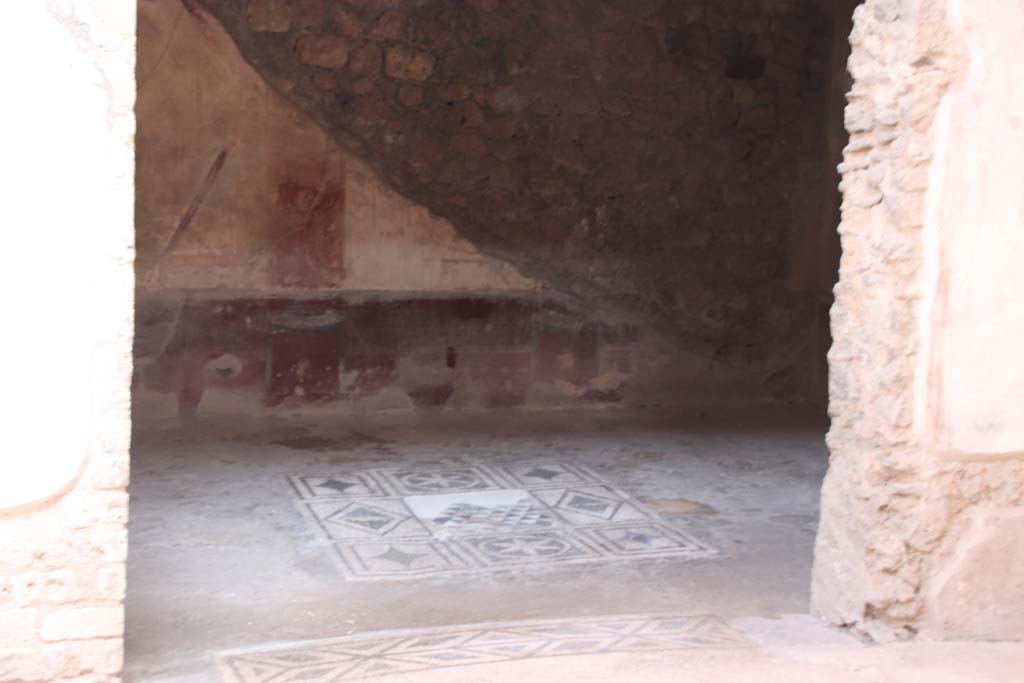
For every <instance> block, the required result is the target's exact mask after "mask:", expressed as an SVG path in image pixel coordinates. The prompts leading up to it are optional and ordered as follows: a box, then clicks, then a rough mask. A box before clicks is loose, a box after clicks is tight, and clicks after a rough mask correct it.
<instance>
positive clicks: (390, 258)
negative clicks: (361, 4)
mask: <svg viewBox="0 0 1024 683" xmlns="http://www.w3.org/2000/svg"><path fill="white" fill-rule="evenodd" d="M314 5H316V6H317V7H319V6H320V5H322V3H312V4H311V5H310V7H312V8H313V9H316V8H315V7H313V6H314ZM253 6H254V8H258V7H259V6H260V5H259V3H255V4H254V5H253ZM282 7H283V5H282ZM324 7H326V6H324ZM324 7H320V10H323V9H324ZM339 7H340V5H339ZM295 8H296V11H299V9H298V8H299V6H295ZM254 11H256V9H254ZM303 11H304V10H303ZM310 11H313V10H310ZM317 11H319V10H317ZM762 23H764V22H762ZM329 43H330V41H327V42H326V43H323V44H320V43H317V45H319V46H320V49H319V51H315V50H313V49H312V48H311V47H309V45H310V44H311V43H309V41H305V42H304V43H303V45H304V46H306V47H305V48H304V50H305V52H303V55H304V59H309V60H313V61H316V62H318V63H320V62H323V63H324V64H327V63H328V62H330V60H332V59H333V60H340V59H341V53H340V52H339V53H338V54H333V53H331V52H330V50H327V49H326V47H325V46H326V45H328V44H329ZM139 44H140V49H139V67H138V73H139V83H140V85H139V104H138V108H137V112H138V117H139V124H138V128H139V134H138V175H137V178H138V184H137V187H138V207H137V220H138V224H137V235H138V238H137V239H138V252H139V254H138V287H139V290H138V291H139V308H138V310H139V315H138V321H139V325H138V335H137V344H136V360H137V364H138V368H139V371H138V373H137V375H136V385H135V398H136V408H137V414H138V415H139V416H142V415H158V416H163V415H171V414H176V413H181V414H189V415H191V414H196V413H200V414H201V413H206V412H227V413H237V412H239V411H244V412H252V411H262V410H267V409H281V408H302V409H304V410H307V409H310V408H311V407H313V406H314V405H325V404H330V406H328V409H332V410H379V409H403V410H421V409H439V408H458V409H472V408H494V407H513V406H523V405H527V406H538V407H539V406H555V405H587V406H592V405H611V404H621V403H644V404H656V403H673V404H702V405H705V406H706V405H717V404H735V403H738V402H745V403H750V402H756V401H762V400H768V399H774V398H779V397H781V398H784V399H790V400H804V399H807V398H808V395H805V393H804V391H803V390H804V389H805V388H806V387H807V385H810V384H815V383H818V384H820V378H818V379H814V378H812V377H811V375H812V374H814V371H813V362H810V361H808V362H807V365H808V366H809V367H810V368H811V370H810V371H809V372H808V373H806V376H805V375H802V374H801V372H800V371H799V370H798V369H794V368H787V370H786V371H784V372H781V373H780V372H779V368H778V366H779V362H778V361H777V360H776V359H773V358H765V357H763V354H754V357H751V358H748V359H746V360H745V361H742V362H736V363H729V362H723V361H722V360H721V359H716V358H708V357H707V356H706V355H703V354H701V353H699V352H698V351H696V350H691V349H686V348H682V349H681V348H679V346H678V345H673V344H671V343H669V342H666V340H665V339H664V338H663V335H661V334H659V333H658V332H657V331H656V330H655V328H654V326H653V325H652V324H651V323H650V320H649V319H648V318H645V317H644V316H642V315H631V314H624V313H623V312H622V311H621V310H617V309H615V308H614V307H613V306H609V305H606V303H607V302H606V300H605V297H596V298H595V297H591V298H584V299H580V298H568V297H566V296H565V295H564V292H556V291H555V290H554V289H553V288H551V287H549V286H548V285H547V284H545V283H541V282H540V281H538V280H535V279H530V278H527V277H525V276H524V275H522V274H520V272H519V271H518V270H516V269H514V268H513V267H512V266H510V265H508V263H506V262H504V261H502V260H498V259H496V258H494V257H492V256H485V255H483V254H482V253H481V252H480V251H479V250H478V249H477V247H476V246H474V245H473V244H471V243H470V242H469V241H467V240H466V239H465V238H464V237H462V236H460V235H459V234H458V233H457V232H456V231H455V229H454V228H453V227H452V225H451V224H450V223H449V222H448V221H446V220H444V219H442V218H439V217H437V216H435V215H432V214H431V213H430V212H429V211H428V210H427V209H426V208H424V207H422V206H419V205H417V204H415V203H413V202H410V201H409V200H407V199H405V198H403V197H401V196H399V195H398V194H397V193H396V192H395V191H393V190H392V189H390V187H389V186H387V185H385V184H384V183H383V182H382V181H381V180H380V179H379V176H378V175H377V172H376V171H375V170H371V169H370V168H368V166H367V165H366V164H365V163H364V162H363V161H361V160H360V159H359V158H357V157H355V156H353V155H351V154H348V153H345V152H343V151H342V149H341V148H340V147H339V146H338V143H337V142H336V141H335V140H334V139H333V138H332V137H330V136H329V134H328V133H327V132H325V131H324V129H323V128H322V127H321V126H319V125H318V124H317V123H315V122H314V121H313V119H311V118H308V117H307V115H306V114H304V113H302V112H300V111H299V110H298V109H296V108H295V107H294V105H293V104H292V103H290V102H289V101H287V98H286V97H285V96H283V95H282V94H279V93H278V92H277V91H276V90H273V89H272V88H271V86H270V85H268V84H267V83H266V82H265V81H264V80H263V79H262V78H261V77H260V76H259V75H257V73H256V72H255V71H254V70H253V69H252V67H250V66H249V65H248V64H247V63H246V62H245V61H244V59H243V57H242V55H241V54H239V51H238V48H237V47H236V46H235V44H234V42H233V41H232V40H231V38H230V37H229V36H228V35H227V34H226V33H225V32H224V30H223V28H222V27H221V25H220V24H219V23H218V22H217V21H216V20H215V19H214V18H213V17H212V16H210V15H208V14H206V13H205V12H204V11H203V10H201V9H199V7H198V6H197V5H194V4H189V3H180V2H163V1H157V0H143V1H142V2H141V3H140V8H139ZM792 49H796V48H792ZM801 49H802V48H801ZM360 55H361V56H360ZM345 58H346V63H347V64H349V65H350V66H352V65H354V64H355V63H356V62H357V61H359V60H363V61H366V63H365V64H362V66H360V67H359V68H361V69H362V68H365V69H366V70H368V71H374V70H376V71H381V70H382V69H384V68H385V67H384V65H383V62H382V61H381V60H382V57H381V53H379V51H376V52H375V48H372V46H369V47H367V49H365V50H362V51H356V52H353V54H352V55H348V54H347V53H346V55H345ZM723 68H724V65H723ZM329 71H330V68H329V67H328V66H324V67H323V71H322V73H321V76H322V77H324V78H327V76H328V72H329ZM744 92H746V90H744ZM748 94H749V93H748ZM408 104H409V105H410V106H412V105H414V104H415V103H412V102H410V103H408ZM454 109H459V110H460V111H461V105H460V106H459V107H454V108H453V111H454ZM401 138H402V135H397V136H396V138H395V140H394V142H395V144H400V143H401ZM801 202H802V204H807V205H810V204H813V201H811V200H809V199H806V198H805V199H804V200H801ZM826 220H828V219H826ZM496 225H497V224H496ZM811 227H816V226H808V233H813V230H811V229H810V228H811ZM496 229H497V227H496ZM808 240H809V242H808V244H817V243H818V242H820V239H819V238H818V237H816V236H814V235H813V234H809V235H808ZM800 242H801V243H803V242H804V240H802V239H801V240H800ZM651 246H652V247H655V246H657V245H656V244H655V243H654V242H652V245H651ZM610 251H614V249H611V250H610ZM572 258H573V259H577V260H579V261H580V262H581V263H583V262H587V259H588V257H587V256H586V255H585V254H580V255H576V256H573V257H572ZM826 260H827V259H826ZM794 262H800V263H802V264H806V267H801V268H795V269H794V271H797V270H808V271H812V272H814V273H815V274H813V275H812V276H811V277H810V278H809V279H808V278H800V277H797V278H795V279H793V280H792V281H791V282H788V283H782V282H781V281H780V282H779V287H780V288H788V291H791V292H793V296H794V297H795V298H799V299H801V300H802V301H803V300H807V299H808V297H809V294H808V292H811V291H816V292H818V293H819V294H818V295H815V296H817V299H816V302H815V303H814V304H809V303H808V306H807V309H806V312H807V313H808V315H809V317H808V318H807V319H804V320H801V321H799V325H800V326H801V329H803V330H805V331H806V336H805V338H803V339H801V340H800V349H805V350H808V352H807V353H804V354H803V355H801V351H800V350H799V349H791V350H789V351H787V353H793V354H795V356H799V357H800V358H801V359H804V358H811V357H814V356H820V355H821V354H823V351H822V350H821V346H822V344H823V343H824V341H823V340H822V339H821V338H820V337H821V335H820V334H819V330H820V328H821V324H820V323H821V321H822V320H823V319H824V317H823V316H824V314H823V311H824V307H823V302H824V301H827V299H828V282H827V279H828V275H827V274H826V275H825V277H824V281H823V279H822V277H821V276H820V273H819V271H823V272H826V273H827V271H828V269H827V268H824V269H821V268H820V266H821V260H819V259H818V257H817V255H816V253H815V249H814V248H811V249H809V250H805V252H804V253H803V254H801V255H794ZM595 267H596V266H595ZM822 292H823V293H824V294H821V293H822ZM812 298H813V297H812ZM300 318H302V319H305V322H297V319H300ZM282 319H287V320H286V321H285V322H283V323H282V322H281V321H282ZM296 325H298V326H299V327H303V326H309V325H312V326H313V327H314V328H315V329H297V328H296ZM783 364H784V363H783Z"/></svg>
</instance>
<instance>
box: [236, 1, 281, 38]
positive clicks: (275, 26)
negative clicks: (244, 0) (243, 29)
mask: <svg viewBox="0 0 1024 683" xmlns="http://www.w3.org/2000/svg"><path fill="white" fill-rule="evenodd" d="M246 9H247V13H248V21H249V26H250V27H251V28H252V29H253V30H254V31H264V32H269V33H284V32H287V31H288V30H289V29H290V28H291V27H292V18H291V14H290V12H289V8H288V3H287V1H286V0H250V2H249V3H248V6H247V8H246Z"/></svg>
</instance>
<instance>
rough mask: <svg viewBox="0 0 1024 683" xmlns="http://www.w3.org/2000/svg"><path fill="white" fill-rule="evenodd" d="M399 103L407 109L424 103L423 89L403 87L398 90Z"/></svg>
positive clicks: (411, 86) (410, 86)
mask: <svg viewBox="0 0 1024 683" xmlns="http://www.w3.org/2000/svg"><path fill="white" fill-rule="evenodd" d="M398 101H399V102H401V103H402V106H405V107H415V106H416V105H418V104H419V103H420V102H422V101H423V88H421V87H419V86H415V85H403V86H402V87H400V88H399V89H398Z"/></svg>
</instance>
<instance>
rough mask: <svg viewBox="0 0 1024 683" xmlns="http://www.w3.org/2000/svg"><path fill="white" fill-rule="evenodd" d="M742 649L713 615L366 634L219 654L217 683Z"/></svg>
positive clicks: (311, 681)
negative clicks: (573, 657)
mask: <svg viewBox="0 0 1024 683" xmlns="http://www.w3.org/2000/svg"><path fill="white" fill-rule="evenodd" d="M747 647H751V643H750V642H749V641H748V640H747V639H746V638H745V637H744V636H743V634H742V633H740V632H739V631H737V630H735V629H734V628H732V627H731V626H729V625H728V624H726V623H725V622H724V621H722V620H721V619H719V618H718V617H713V616H614V617H591V618H585V619H573V620H559V621H527V622H507V623H499V624H481V625H475V626H454V627H441V628H434V629H429V630H416V631H400V632H394V631H392V632H384V633H370V634H365V635H355V636H348V637H344V638H334V639H331V640H317V641H310V642H306V643H296V644H292V645H287V646H281V647H274V648H270V649H254V650H247V651H238V652H232V653H225V654H222V655H221V656H220V657H219V660H218V663H219V668H220V672H221V676H222V679H223V680H224V683H284V682H286V681H293V682H296V683H297V682H298V681H302V682H303V683H328V682H332V683H333V682H334V681H350V680H356V679H365V678H371V679H372V678H377V677H378V676H388V675H393V674H405V673H414V672H417V671H429V670H432V669H440V668H447V667H455V666H469V665H475V664H496V663H500V662H505V661H510V660H519V659H526V658H534V657H558V656H564V655H594V654H604V653H612V652H664V651H672V650H686V649H702V650H707V649H734V648H747ZM480 680H488V678H487V676H486V674H483V675H482V676H481V678H480Z"/></svg>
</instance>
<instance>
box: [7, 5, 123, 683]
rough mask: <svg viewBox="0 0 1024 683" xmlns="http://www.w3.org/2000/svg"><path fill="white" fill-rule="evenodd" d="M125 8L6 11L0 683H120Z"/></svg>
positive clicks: (20, 8) (11, 7) (10, 8)
mask: <svg viewBox="0 0 1024 683" xmlns="http://www.w3.org/2000/svg"><path fill="white" fill-rule="evenodd" d="M134 39H135V3H134V2H132V1H131V0H68V1H66V2H47V3H44V2H38V3H36V2H32V3H8V4H5V5H3V6H2V7H0V57H2V58H3V61H4V63H5V64H9V65H12V64H18V63H22V64H24V63H25V62H26V59H30V60H31V67H30V68H28V67H27V68H24V69H12V70H10V71H11V73H10V74H9V77H8V80H7V86H8V94H9V99H8V102H7V106H6V107H5V125H4V127H3V130H0V144H2V146H3V149H4V167H5V171H6V172H7V173H6V175H5V183H6V185H5V188H6V194H5V197H6V199H5V209H4V211H5V224H6V225H8V226H9V227H10V230H9V231H8V232H7V233H6V239H7V241H6V243H5V247H4V249H3V250H2V256H0V298H2V299H3V308H4V311H5V316H6V320H7V325H6V327H5V334H4V335H3V339H2V340H0V351H2V353H3V357H4V358H5V359H6V369H5V372H4V384H5V386H6V387H7V388H8V391H7V392H5V397H4V399H2V406H3V414H4V443H5V445H4V453H3V455H2V456H0V681H4V682H5V683H6V682H10V683H59V682H62V681H75V682H77V683H112V682H113V681H118V680H120V672H121V669H122V658H123V634H124V612H123V608H122V604H123V601H124V595H125V559H126V555H127V548H126V543H127V534H126V529H125V525H126V521H127V514H128V496H127V493H126V492H125V489H126V487H127V483H128V449H129V435H130V431H131V425H130V415H129V389H130V387H129V385H130V379H131V373H132V362H131V345H132V304H133V284H134V282H133V275H132V243H133V222H132V205H133V178H132V174H133V167H134V144H133V134H134V116H133V114H132V106H133V104H134V97H135V77H134V64H135V41H134Z"/></svg>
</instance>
